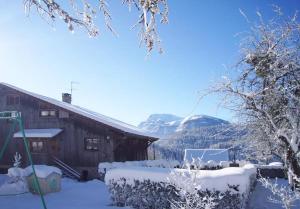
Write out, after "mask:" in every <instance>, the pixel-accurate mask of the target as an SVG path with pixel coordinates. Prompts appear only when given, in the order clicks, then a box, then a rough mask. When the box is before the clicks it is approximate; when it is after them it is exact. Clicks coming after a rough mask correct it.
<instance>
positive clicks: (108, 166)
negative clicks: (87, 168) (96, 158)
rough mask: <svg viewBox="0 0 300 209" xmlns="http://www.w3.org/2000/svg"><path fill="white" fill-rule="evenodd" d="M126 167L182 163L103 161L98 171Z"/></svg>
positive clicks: (178, 165) (171, 165) (165, 166)
mask: <svg viewBox="0 0 300 209" xmlns="http://www.w3.org/2000/svg"><path fill="white" fill-rule="evenodd" d="M126 167H158V168H179V167H181V163H180V162H179V161H177V160H144V161H126V162H112V163H109V162H103V163H99V166H98V172H99V173H106V172H107V171H109V170H111V169H114V168H126Z"/></svg>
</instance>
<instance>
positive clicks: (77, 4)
mask: <svg viewBox="0 0 300 209" xmlns="http://www.w3.org/2000/svg"><path fill="white" fill-rule="evenodd" d="M108 2H109V0H81V1H79V0H68V1H61V0H24V6H25V11H26V13H27V14H28V13H29V12H30V11H31V10H32V9H36V10H37V12H38V14H39V15H40V16H41V17H42V18H43V19H45V20H46V21H47V22H48V23H50V24H53V22H54V21H55V20H56V19H61V20H63V21H64V22H65V23H66V24H67V26H68V29H69V30H70V31H74V27H75V26H79V27H82V28H84V29H86V31H87V32H88V34H89V36H91V37H95V36H98V35H99V29H98V27H97V26H96V24H95V19H96V16H97V13H102V15H103V17H104V22H105V25H106V27H107V28H108V29H109V30H110V31H111V32H112V33H114V34H116V32H115V30H114V29H113V27H112V24H111V20H112V16H111V13H110V11H109V7H108ZM121 3H122V4H124V5H127V6H128V7H129V9H131V8H132V7H135V8H136V9H137V10H138V11H139V17H138V21H137V23H136V24H135V25H134V27H135V26H139V27H140V33H139V36H140V42H141V44H145V46H146V47H147V49H148V52H151V50H152V49H153V48H154V47H155V46H156V47H158V49H159V51H160V52H161V50H162V49H161V47H160V38H159V36H158V32H157V24H156V22H157V21H156V19H157V16H158V15H160V17H161V20H160V22H161V23H162V24H166V23H168V4H167V0H121Z"/></svg>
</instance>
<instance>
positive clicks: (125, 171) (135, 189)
mask: <svg viewBox="0 0 300 209" xmlns="http://www.w3.org/2000/svg"><path fill="white" fill-rule="evenodd" d="M255 180H256V168H255V166H253V165H250V164H248V165H245V166H244V167H233V168H224V169H220V170H187V169H167V168H141V167H139V168H138V167H131V168H130V167H127V168H116V169H112V170H109V171H108V172H107V174H106V176H105V183H106V184H107V186H108V188H109V191H110V193H111V198H112V201H113V204H115V205H118V206H131V207H133V208H145V209H147V208H149V209H152V208H155V209H160V208H170V207H171V206H170V204H171V202H182V201H185V195H186V194H187V193H185V192H182V191H186V188H190V189H192V190H191V191H193V190H195V189H197V190H198V195H199V196H206V195H207V194H209V195H212V196H215V197H218V199H217V200H216V201H217V206H216V207H215V208H220V209H221V208H222V209H226V208H228V209H229V208H231V209H235V208H236V209H241V208H243V207H244V206H245V203H246V201H247V200H248V196H249V193H250V190H251V188H252V186H253V184H254V182H255ZM220 197H222V198H220Z"/></svg>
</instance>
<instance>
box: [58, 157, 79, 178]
mask: <svg viewBox="0 0 300 209" xmlns="http://www.w3.org/2000/svg"><path fill="white" fill-rule="evenodd" d="M52 162H53V163H54V164H55V165H56V166H58V167H59V168H60V169H61V170H62V173H63V175H64V176H67V177H69V178H72V179H76V180H80V179H81V174H80V173H79V172H78V171H76V170H74V169H73V168H71V167H70V166H69V165H67V164H66V163H64V162H63V161H61V160H60V159H58V158H57V157H54V156H52Z"/></svg>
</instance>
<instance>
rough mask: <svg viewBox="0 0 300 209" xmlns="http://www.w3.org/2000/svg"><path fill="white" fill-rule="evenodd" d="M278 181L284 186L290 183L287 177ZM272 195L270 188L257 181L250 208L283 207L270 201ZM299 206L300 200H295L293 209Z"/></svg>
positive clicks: (297, 208)
mask: <svg viewBox="0 0 300 209" xmlns="http://www.w3.org/2000/svg"><path fill="white" fill-rule="evenodd" d="M273 181H275V180H273ZM277 183H278V184H279V185H283V186H287V185H288V181H287V180H285V179H278V180H277ZM270 196H272V193H271V192H270V191H269V190H268V189H266V188H265V187H263V186H262V185H261V183H260V182H257V185H256V187H255V189H254V191H253V193H252V195H251V197H250V203H249V206H248V209H283V207H282V206H281V205H279V204H275V203H272V202H271V201H269V200H268V197H270ZM272 197H274V196H272ZM299 208H300V201H299V200H298V201H297V202H295V205H294V207H293V209H299Z"/></svg>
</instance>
